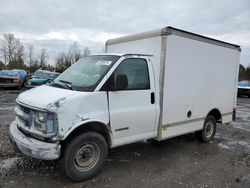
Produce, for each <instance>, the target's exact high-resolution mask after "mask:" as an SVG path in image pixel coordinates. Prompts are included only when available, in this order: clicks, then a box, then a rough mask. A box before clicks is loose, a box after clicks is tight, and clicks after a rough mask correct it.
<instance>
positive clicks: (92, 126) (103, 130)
mask: <svg viewBox="0 0 250 188" xmlns="http://www.w3.org/2000/svg"><path fill="white" fill-rule="evenodd" d="M90 131H93V132H98V133H100V134H101V135H102V136H103V137H104V138H105V140H106V142H107V144H108V146H110V145H111V138H110V135H109V130H108V128H107V126H106V125H105V124H102V123H99V122H90V123H86V124H83V125H81V126H79V127H77V128H76V129H75V130H73V131H72V132H71V133H70V134H69V135H68V136H67V138H66V139H65V140H63V141H62V145H63V146H64V145H65V144H66V143H69V142H70V141H71V140H73V139H74V138H75V137H76V136H78V135H80V134H82V133H84V132H90Z"/></svg>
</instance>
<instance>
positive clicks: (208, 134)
mask: <svg viewBox="0 0 250 188" xmlns="http://www.w3.org/2000/svg"><path fill="white" fill-rule="evenodd" d="M213 132H214V124H213V122H212V121H208V122H207V123H206V125H205V135H206V137H207V138H209V137H211V136H212V134H213Z"/></svg>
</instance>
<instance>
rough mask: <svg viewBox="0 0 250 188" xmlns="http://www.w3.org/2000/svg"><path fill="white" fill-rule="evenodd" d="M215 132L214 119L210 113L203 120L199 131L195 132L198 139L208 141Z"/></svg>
mask: <svg viewBox="0 0 250 188" xmlns="http://www.w3.org/2000/svg"><path fill="white" fill-rule="evenodd" d="M215 133H216V119H215V118H214V116H212V115H208V116H207V118H206V119H205V121H204V126H203V129H202V130H201V131H197V132H195V136H196V138H197V139H198V141H200V142H203V143H208V142H210V141H211V140H213V138H214V135H215Z"/></svg>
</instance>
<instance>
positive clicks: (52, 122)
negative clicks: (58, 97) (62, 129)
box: [34, 112, 58, 136]
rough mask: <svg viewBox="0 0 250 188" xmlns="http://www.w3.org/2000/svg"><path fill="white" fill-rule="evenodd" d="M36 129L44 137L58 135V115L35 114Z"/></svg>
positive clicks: (48, 113)
mask: <svg viewBox="0 0 250 188" xmlns="http://www.w3.org/2000/svg"><path fill="white" fill-rule="evenodd" d="M34 128H35V129H36V130H37V131H39V132H40V134H42V135H44V136H54V135H56V133H57V128H58V123H57V115H56V114H55V113H52V112H37V113H35V122H34Z"/></svg>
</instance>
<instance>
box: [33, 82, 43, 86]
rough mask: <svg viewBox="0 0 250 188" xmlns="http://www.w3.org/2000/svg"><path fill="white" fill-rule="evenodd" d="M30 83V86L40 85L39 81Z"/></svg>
mask: <svg viewBox="0 0 250 188" xmlns="http://www.w3.org/2000/svg"><path fill="white" fill-rule="evenodd" d="M31 85H32V86H39V85H41V83H37V82H31Z"/></svg>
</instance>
